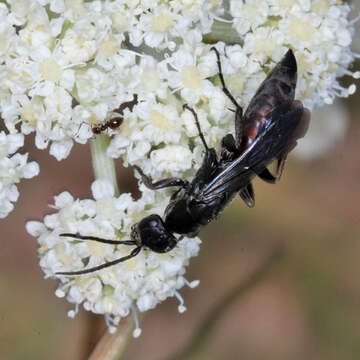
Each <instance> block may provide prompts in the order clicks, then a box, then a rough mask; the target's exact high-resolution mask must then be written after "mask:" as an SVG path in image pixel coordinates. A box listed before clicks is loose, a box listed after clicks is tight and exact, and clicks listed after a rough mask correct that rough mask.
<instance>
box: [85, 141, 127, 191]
mask: <svg viewBox="0 0 360 360" xmlns="http://www.w3.org/2000/svg"><path fill="white" fill-rule="evenodd" d="M109 142H110V139H109V137H108V136H107V135H105V134H98V135H96V136H95V138H94V139H91V141H90V149H91V160H92V166H93V169H94V176H95V180H100V179H108V180H109V181H110V182H111V183H112V185H113V186H114V190H115V196H116V197H117V196H119V195H120V192H119V187H118V183H117V180H116V171H115V163H114V159H112V158H110V157H109V156H108V155H107V153H106V150H107V147H108V146H109Z"/></svg>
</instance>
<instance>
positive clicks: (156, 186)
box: [133, 165, 189, 190]
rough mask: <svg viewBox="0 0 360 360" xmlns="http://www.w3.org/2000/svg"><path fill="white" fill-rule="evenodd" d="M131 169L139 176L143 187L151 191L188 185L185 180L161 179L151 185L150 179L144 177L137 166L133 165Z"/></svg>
mask: <svg viewBox="0 0 360 360" xmlns="http://www.w3.org/2000/svg"><path fill="white" fill-rule="evenodd" d="M133 167H134V169H135V170H136V171H137V172H138V173H139V174H140V176H141V180H142V182H143V183H144V185H145V186H146V187H147V188H149V189H151V190H158V189H163V188H166V187H171V186H181V187H187V186H188V184H189V183H188V182H187V181H186V180H182V179H180V178H169V179H163V180H159V181H157V182H154V183H153V182H152V181H151V179H150V178H149V177H148V176H147V175H145V174H144V173H143V171H142V170H141V169H140V168H139V167H138V166H136V165H134V166H133Z"/></svg>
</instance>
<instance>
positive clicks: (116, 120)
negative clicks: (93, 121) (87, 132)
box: [91, 94, 138, 135]
mask: <svg viewBox="0 0 360 360" xmlns="http://www.w3.org/2000/svg"><path fill="white" fill-rule="evenodd" d="M137 103H138V97H137V94H134V95H133V99H132V100H130V101H126V102H124V103H122V104H121V105H120V106H119V107H118V108H117V109H115V110H113V111H114V112H115V113H117V114H119V115H120V116H116V117H113V118H111V119H109V120H107V121H106V122H105V123H103V124H98V125H94V126H93V127H92V128H91V131H92V132H93V134H95V135H97V134H101V133H102V132H103V131H105V130H106V129H109V128H110V129H112V130H114V129H116V128H118V127H119V126H120V125H121V124H122V123H123V121H124V118H123V113H124V110H125V109H126V108H127V109H129V110H130V111H132V109H133V108H134V106H135V105H136V104H137Z"/></svg>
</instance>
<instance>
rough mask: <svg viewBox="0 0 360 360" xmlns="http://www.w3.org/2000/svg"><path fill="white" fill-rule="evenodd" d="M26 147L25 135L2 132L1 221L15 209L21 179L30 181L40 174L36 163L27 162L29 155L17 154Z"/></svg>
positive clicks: (0, 164)
mask: <svg viewBox="0 0 360 360" xmlns="http://www.w3.org/2000/svg"><path fill="white" fill-rule="evenodd" d="M23 145H24V135H22V134H10V135H7V134H5V132H3V131H1V132H0V219H3V218H4V217H6V216H7V215H8V214H9V213H10V212H11V211H12V210H13V209H14V205H13V203H14V202H15V201H16V200H17V199H18V197H19V191H18V189H17V187H16V185H15V184H17V183H18V182H19V181H20V179H23V178H25V179H30V178H32V177H34V176H36V175H38V173H39V166H38V164H37V163H36V162H35V161H32V162H29V163H28V162H27V158H28V156H27V154H18V153H17V154H15V153H16V151H17V150H18V149H19V148H21V147H22V146H23Z"/></svg>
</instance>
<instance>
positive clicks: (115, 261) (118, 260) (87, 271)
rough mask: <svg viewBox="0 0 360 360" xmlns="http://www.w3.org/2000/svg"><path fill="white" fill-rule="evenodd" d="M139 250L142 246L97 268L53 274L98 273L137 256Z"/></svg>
mask: <svg viewBox="0 0 360 360" xmlns="http://www.w3.org/2000/svg"><path fill="white" fill-rule="evenodd" d="M141 248H142V246H138V247H136V248H135V249H134V250H132V251H131V253H130V254H129V255H127V256H123V257H121V258H120V259H116V260H114V261H110V262H108V263H105V264H102V265H99V266H94V267H92V268H90V269H85V270H79V271H64V272H60V271H59V272H56V273H55V274H56V275H83V274H89V273H92V272H94V271H98V270H101V269H104V268H107V267H109V266H113V265H116V264H118V263H121V262H124V261H126V260H129V259H131V258H133V257H135V256H136V255H137V254H139V252H140V250H141Z"/></svg>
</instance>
